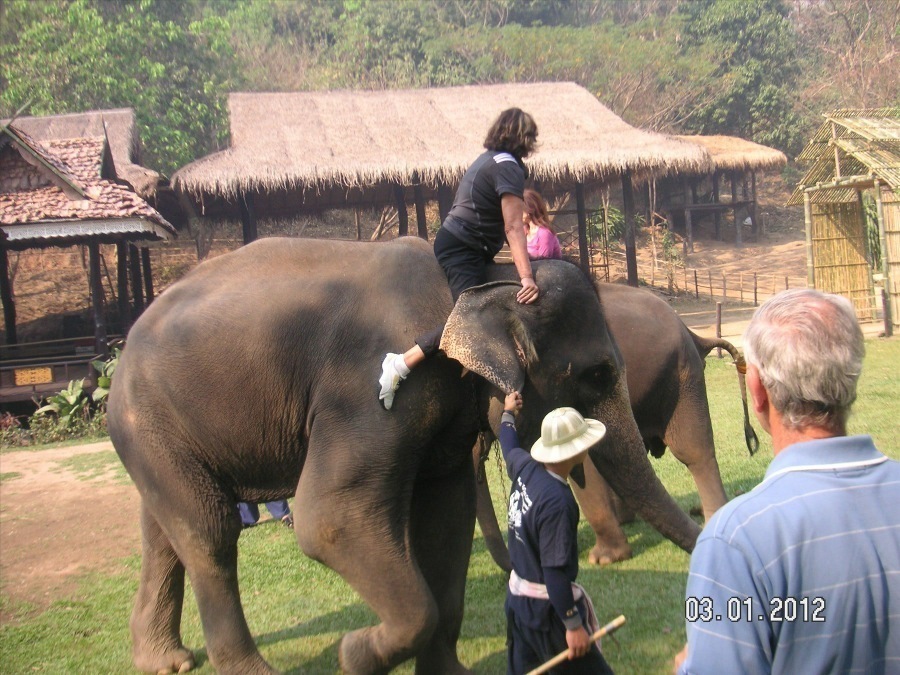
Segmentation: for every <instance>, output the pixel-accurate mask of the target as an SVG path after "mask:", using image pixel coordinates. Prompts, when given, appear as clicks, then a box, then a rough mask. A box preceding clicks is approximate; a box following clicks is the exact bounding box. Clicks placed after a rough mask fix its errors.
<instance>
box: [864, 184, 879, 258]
mask: <svg viewBox="0 0 900 675" xmlns="http://www.w3.org/2000/svg"><path fill="white" fill-rule="evenodd" d="M863 211H864V213H865V217H866V241H867V244H868V247H869V264H870V265H871V266H872V269H874V270H875V271H876V272H881V233H880V232H879V230H878V205H877V204H876V203H875V198H874V197H872V195H870V194H867V193H863Z"/></svg>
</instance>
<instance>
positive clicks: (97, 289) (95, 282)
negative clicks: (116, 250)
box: [88, 241, 109, 357]
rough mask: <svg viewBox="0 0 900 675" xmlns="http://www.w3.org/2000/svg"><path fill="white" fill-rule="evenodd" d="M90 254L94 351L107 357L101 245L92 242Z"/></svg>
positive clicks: (89, 245)
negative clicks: (101, 276)
mask: <svg viewBox="0 0 900 675" xmlns="http://www.w3.org/2000/svg"><path fill="white" fill-rule="evenodd" d="M88 253H89V254H90V260H89V269H90V286H91V307H92V309H93V311H94V349H95V350H96V352H97V354H99V355H100V356H102V357H105V356H107V355H108V354H109V350H108V347H107V344H106V311H105V310H104V304H105V303H104V302H103V281H102V279H101V278H100V244H98V243H97V242H96V241H92V242H90V243H89V244H88Z"/></svg>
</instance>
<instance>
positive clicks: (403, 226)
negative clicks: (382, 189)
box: [394, 184, 409, 237]
mask: <svg viewBox="0 0 900 675" xmlns="http://www.w3.org/2000/svg"><path fill="white" fill-rule="evenodd" d="M394 204H395V205H396V207H397V235H398V236H400V237H405V236H406V235H407V234H409V214H408V213H407V212H406V194H405V191H404V189H403V186H402V185H399V184H394Z"/></svg>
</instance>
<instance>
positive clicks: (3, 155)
mask: <svg viewBox="0 0 900 675" xmlns="http://www.w3.org/2000/svg"><path fill="white" fill-rule="evenodd" d="M174 233H175V228H174V227H173V226H172V225H171V224H170V223H169V222H168V221H167V220H166V219H165V218H163V217H162V215H161V214H160V213H159V212H157V211H156V210H155V209H154V208H153V207H151V206H150V205H149V204H148V203H147V202H146V201H144V200H143V199H142V198H141V197H140V196H139V195H138V194H137V193H135V192H134V190H132V189H131V187H130V186H129V185H128V184H126V183H125V182H124V181H120V180H119V179H118V177H117V174H116V167H115V161H114V159H113V155H112V152H111V148H110V143H109V140H108V138H107V137H106V136H105V135H100V136H97V137H84V138H57V139H54V140H46V141H43V142H40V141H37V140H36V139H34V138H32V137H31V136H30V135H28V134H27V133H26V132H24V131H23V130H22V129H20V128H19V127H18V126H17V125H16V124H15V123H10V124H2V125H0V298H2V301H3V318H4V328H5V331H4V332H5V338H6V343H7V344H6V345H5V346H4V347H3V349H2V350H0V401H9V400H29V399H30V398H31V397H32V396H34V395H36V394H44V393H47V392H50V391H59V389H60V388H61V385H62V386H64V385H65V383H66V382H68V381H69V380H70V379H75V378H76V377H79V376H91V375H92V372H93V371H92V368H91V367H90V360H91V359H93V358H97V357H98V356H102V355H103V354H105V352H106V346H107V323H106V310H105V306H104V299H103V287H102V283H101V259H100V258H101V256H100V245H101V244H115V245H116V247H117V249H118V251H119V268H118V274H119V280H118V281H119V303H120V306H119V312H120V317H121V316H122V315H124V314H127V313H128V311H129V310H130V309H131V307H130V306H129V305H128V278H127V272H128V270H129V268H130V270H131V273H132V279H131V283H132V288H133V289H143V288H145V287H146V289H147V295H148V301H149V300H150V299H152V283H151V282H150V281H149V279H150V274H149V257H148V256H144V259H143V267H144V275H143V277H142V276H141V273H140V272H141V262H142V261H141V259H140V258H139V257H138V254H137V249H136V247H135V246H134V242H138V241H148V240H160V239H168V238H170V237H171V236H173V235H174ZM72 245H85V246H86V247H87V249H88V252H89V256H90V264H89V285H90V290H91V302H92V310H93V311H92V313H93V322H94V335H93V337H92V338H87V337H85V338H80V337H79V338H76V339H74V340H72V341H56V342H54V343H53V344H49V343H45V344H40V345H36V344H18V340H17V335H16V306H15V301H14V294H13V289H12V284H11V281H10V274H9V266H8V252H9V251H21V250H24V249H29V248H44V247H48V246H72ZM129 249H130V252H129ZM145 251H146V249H145ZM126 253H128V256H130V258H131V261H130V262H131V264H130V265H129V264H127V263H126V260H127V257H126ZM142 292H143V291H142ZM135 296H136V300H137V293H135ZM142 303H143V296H142V297H141V304H142ZM123 304H124V305H125V306H124V307H123Z"/></svg>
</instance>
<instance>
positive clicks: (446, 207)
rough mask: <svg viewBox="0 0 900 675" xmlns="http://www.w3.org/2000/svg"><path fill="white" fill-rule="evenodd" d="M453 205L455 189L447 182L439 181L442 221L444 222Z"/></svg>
mask: <svg viewBox="0 0 900 675" xmlns="http://www.w3.org/2000/svg"><path fill="white" fill-rule="evenodd" d="M452 207H453V191H452V190H451V189H450V186H449V185H447V184H446V183H443V182H441V183H438V213H440V215H441V222H442V223H443V222H444V219H445V218H446V217H447V214H448V213H450V209H451V208H452Z"/></svg>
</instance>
